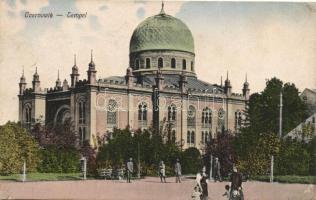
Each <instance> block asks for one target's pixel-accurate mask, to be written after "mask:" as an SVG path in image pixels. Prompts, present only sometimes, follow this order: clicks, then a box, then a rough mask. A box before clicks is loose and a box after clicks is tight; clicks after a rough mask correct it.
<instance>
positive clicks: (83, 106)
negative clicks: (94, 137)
mask: <svg viewBox="0 0 316 200" xmlns="http://www.w3.org/2000/svg"><path fill="white" fill-rule="evenodd" d="M85 123H86V104H85V102H84V101H80V102H79V124H85Z"/></svg>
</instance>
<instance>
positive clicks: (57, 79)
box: [57, 69, 59, 80]
mask: <svg viewBox="0 0 316 200" xmlns="http://www.w3.org/2000/svg"><path fill="white" fill-rule="evenodd" d="M57 80H59V69H58V72H57Z"/></svg>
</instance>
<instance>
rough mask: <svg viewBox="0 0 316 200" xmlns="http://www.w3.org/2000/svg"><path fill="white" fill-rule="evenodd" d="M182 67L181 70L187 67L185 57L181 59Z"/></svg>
mask: <svg viewBox="0 0 316 200" xmlns="http://www.w3.org/2000/svg"><path fill="white" fill-rule="evenodd" d="M182 69H183V70H186V69H187V61H186V60H185V59H183V60H182Z"/></svg>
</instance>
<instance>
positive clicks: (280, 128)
mask: <svg viewBox="0 0 316 200" xmlns="http://www.w3.org/2000/svg"><path fill="white" fill-rule="evenodd" d="M282 108H283V94H282V89H281V92H280V115H279V139H280V140H281V138H282ZM273 167H274V156H273V155H271V169H270V171H271V173H270V183H273Z"/></svg>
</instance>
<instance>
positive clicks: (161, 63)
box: [158, 58, 163, 68]
mask: <svg viewBox="0 0 316 200" xmlns="http://www.w3.org/2000/svg"><path fill="white" fill-rule="evenodd" d="M158 68H163V59H162V58H158Z"/></svg>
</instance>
